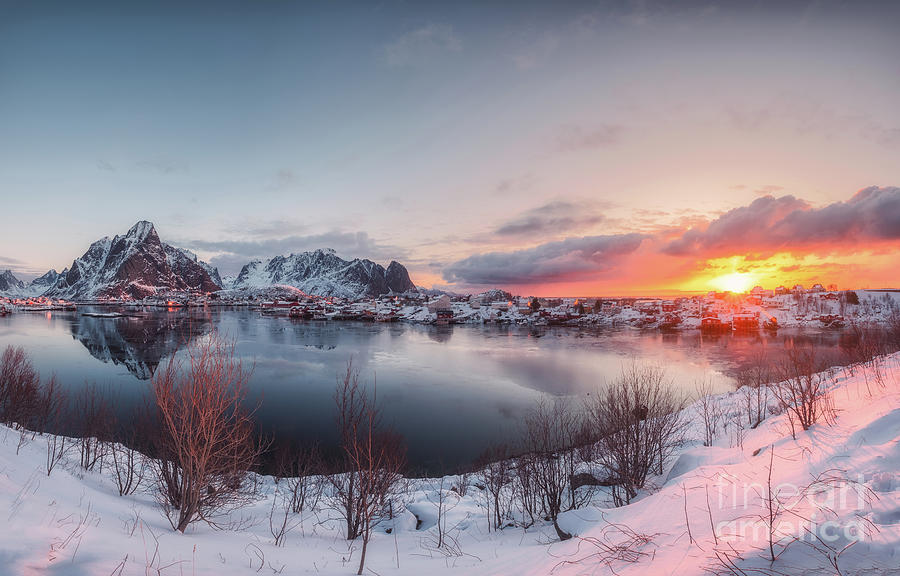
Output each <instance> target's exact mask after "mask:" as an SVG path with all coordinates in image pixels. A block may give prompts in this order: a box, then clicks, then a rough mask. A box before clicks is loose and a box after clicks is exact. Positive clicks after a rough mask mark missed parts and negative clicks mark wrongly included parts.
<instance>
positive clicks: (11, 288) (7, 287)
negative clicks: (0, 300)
mask: <svg viewBox="0 0 900 576" xmlns="http://www.w3.org/2000/svg"><path fill="white" fill-rule="evenodd" d="M24 289H25V283H24V282H22V281H21V280H19V279H18V278H16V277H15V275H14V274H13V273H12V271H11V270H7V271H5V272H3V273H2V274H0V293H6V294H19V293H20V292H22V290H24Z"/></svg>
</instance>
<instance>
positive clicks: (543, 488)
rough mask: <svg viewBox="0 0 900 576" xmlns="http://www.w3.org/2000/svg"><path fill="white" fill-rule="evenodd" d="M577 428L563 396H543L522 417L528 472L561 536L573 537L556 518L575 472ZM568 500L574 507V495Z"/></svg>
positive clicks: (572, 413) (578, 427) (573, 416)
mask: <svg viewBox="0 0 900 576" xmlns="http://www.w3.org/2000/svg"><path fill="white" fill-rule="evenodd" d="M579 429H580V426H579V422H578V417H577V416H576V415H575V413H574V411H573V410H572V408H571V405H570V404H569V403H568V402H566V401H565V400H563V399H556V400H554V401H553V402H552V403H549V402H546V401H543V400H542V401H540V402H539V403H538V405H537V406H536V407H535V408H534V409H533V410H531V412H530V413H529V414H528V415H527V416H526V418H525V447H526V449H527V451H528V453H529V455H530V458H529V459H528V462H529V463H530V466H529V470H530V474H531V475H532V476H533V480H534V486H535V488H536V492H537V494H538V495H539V496H540V499H541V502H542V504H543V509H544V512H546V514H547V516H548V517H549V518H550V520H551V521H552V522H553V528H554V529H555V530H556V535H557V536H558V537H559V539H560V540H568V539H569V538H571V537H572V535H571V534H569V533H568V532H566V531H565V530H563V529H562V528H560V527H559V522H558V518H559V513H560V512H561V511H562V510H563V503H564V502H565V500H566V496H567V495H568V492H567V488H568V487H569V486H570V480H571V478H572V477H573V476H574V469H575V464H574V459H575V451H574V447H573V443H574V441H575V438H576V435H577V433H578V431H579ZM572 492H573V493H574V491H572ZM570 503H571V506H572V507H573V508H574V506H575V501H574V496H572V497H571V499H570Z"/></svg>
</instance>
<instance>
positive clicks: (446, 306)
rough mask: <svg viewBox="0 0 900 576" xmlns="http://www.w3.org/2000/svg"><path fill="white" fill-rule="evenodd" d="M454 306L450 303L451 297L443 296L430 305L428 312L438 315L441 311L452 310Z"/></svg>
mask: <svg viewBox="0 0 900 576" xmlns="http://www.w3.org/2000/svg"><path fill="white" fill-rule="evenodd" d="M452 309H453V306H452V305H451V303H450V297H449V296H447V295H446V294H444V295H442V296H441V297H440V298H438V299H437V300H432V301H431V302H429V303H428V311H429V312H432V313H437V312H438V311H441V310H452Z"/></svg>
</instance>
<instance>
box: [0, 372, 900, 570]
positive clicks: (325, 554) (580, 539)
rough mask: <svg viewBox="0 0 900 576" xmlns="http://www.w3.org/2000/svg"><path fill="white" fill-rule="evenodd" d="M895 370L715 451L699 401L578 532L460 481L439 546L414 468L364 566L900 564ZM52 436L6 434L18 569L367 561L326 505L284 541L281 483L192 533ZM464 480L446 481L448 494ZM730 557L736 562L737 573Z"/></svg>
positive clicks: (3, 476) (350, 565)
mask: <svg viewBox="0 0 900 576" xmlns="http://www.w3.org/2000/svg"><path fill="white" fill-rule="evenodd" d="M879 370H880V373H881V375H882V376H883V378H881V382H877V381H876V378H875V377H874V373H873V369H872V368H871V367H870V368H869V369H868V370H864V369H863V368H862V367H856V368H855V370H853V372H852V373H851V371H849V370H847V369H841V370H836V371H835V372H834V373H833V374H832V376H833V378H832V379H831V382H832V384H831V387H832V388H831V392H830V393H831V399H832V400H833V402H834V405H835V408H836V409H837V412H836V416H835V418H834V421H833V422H832V423H830V424H826V423H820V424H817V425H815V426H814V427H813V428H812V429H811V430H810V431H808V432H799V433H798V434H797V439H796V440H794V439H793V438H792V437H791V433H790V427H789V424H788V421H787V418H786V416H785V415H783V414H782V415H779V416H770V417H769V418H768V419H767V420H765V421H764V422H763V423H762V425H760V426H759V428H757V429H755V430H746V431H744V432H743V434H742V438H738V431H737V430H735V429H734V426H733V425H731V426H729V428H728V429H727V430H725V429H720V430H719V435H718V437H717V439H716V441H715V443H714V445H713V446H712V447H707V446H703V445H702V444H701V442H700V438H701V437H702V436H703V425H702V421H701V419H700V418H699V416H697V410H698V408H697V406H696V405H695V406H692V407H689V408H688V410H689V411H690V415H689V416H690V418H691V422H692V432H691V437H692V438H693V440H691V441H690V442H689V443H688V444H687V445H686V446H685V447H684V448H683V449H682V451H681V453H680V454H679V455H678V456H677V457H676V458H674V459H673V461H672V464H671V467H670V470H668V472H667V474H666V476H665V477H661V478H657V479H655V480H654V481H653V484H654V485H655V486H656V488H655V489H654V490H651V491H646V492H644V493H642V494H641V495H640V496H639V498H638V499H637V500H636V501H634V502H632V503H631V504H630V505H628V506H625V507H622V508H612V507H607V506H606V505H605V501H606V495H605V494H604V493H602V492H598V493H597V494H596V495H595V497H594V504H593V505H590V506H587V507H585V508H581V509H578V510H574V511H569V512H565V513H563V514H562V515H561V516H560V525H561V526H562V528H563V529H564V530H567V531H570V532H573V533H574V534H575V537H574V538H573V539H572V540H569V541H567V542H562V543H561V542H559V541H558V540H557V539H556V536H555V532H554V530H553V527H552V525H550V524H549V523H545V524H544V525H538V526H535V527H532V528H530V529H528V530H527V531H524V530H523V529H522V528H514V527H510V528H506V529H504V530H502V531H500V532H493V531H488V522H487V520H486V518H485V515H484V511H483V508H482V505H483V501H484V496H483V492H482V491H481V490H479V488H478V487H477V486H475V483H476V482H477V480H476V477H474V476H473V477H472V478H471V479H470V482H471V486H470V487H469V490H468V491H467V493H466V496H465V497H463V498H461V499H459V498H458V497H457V496H456V495H455V492H454V493H448V494H449V495H448V498H447V500H448V502H449V507H452V509H450V510H449V513H448V517H447V522H446V526H447V533H448V535H449V541H450V542H451V544H450V545H448V546H445V547H444V548H442V549H437V547H436V536H435V518H436V506H435V504H434V503H433V502H436V500H437V498H436V497H435V491H436V490H437V489H439V488H438V486H439V483H440V481H439V480H433V481H429V480H414V481H411V482H412V484H411V489H410V491H409V493H408V496H406V497H405V501H406V509H405V510H403V511H402V512H400V513H399V514H398V515H397V517H396V518H395V519H394V520H393V521H388V522H386V523H385V525H382V526H380V527H379V528H378V529H376V533H375V536H374V537H373V540H372V543H371V544H370V549H369V552H368V557H367V563H366V564H367V570H366V573H367V574H380V575H385V574H410V575H412V574H416V575H418V574H467V575H468V574H516V575H519V574H536V575H537V574H613V573H615V574H635V575H637V574H641V575H645V574H679V575H681V574H706V573H732V574H744V573H746V574H792V575H793V574H837V573H838V571H837V570H836V569H835V568H834V567H833V565H832V562H831V561H832V560H835V562H834V563H836V564H837V566H838V568H839V569H840V573H842V574H900V442H898V440H900V354H894V355H893V356H891V357H889V358H887V359H886V360H885V361H884V362H883V364H882V366H881V367H880V368H879ZM720 400H721V402H722V405H723V406H725V407H726V408H727V410H729V411H731V412H735V413H737V412H738V411H740V410H741V406H740V402H741V400H742V398H741V395H740V394H739V393H730V394H726V395H724V396H722V397H720ZM46 442H47V438H45V437H37V438H36V439H34V440H33V441H30V442H28V443H27V444H26V445H24V446H22V447H21V450H20V451H19V454H16V449H17V445H18V443H19V434H18V433H17V432H15V431H13V430H10V429H7V428H2V430H0V508H2V510H3V511H4V515H5V516H6V518H5V522H4V523H3V525H2V528H0V573H2V574H66V575H68V574H72V575H81V574H101V575H107V574H122V575H127V574H163V575H165V574H178V575H182V574H190V575H196V574H251V573H259V574H275V573H280V574H299V573H311V574H352V573H355V571H356V568H357V563H358V554H359V543H357V542H352V543H348V542H347V541H346V540H344V539H343V538H342V537H341V533H342V532H341V526H340V524H339V522H338V521H337V520H330V519H329V517H328V512H327V511H319V512H318V515H313V514H311V513H304V515H303V519H302V525H299V526H298V527H297V528H296V529H294V530H293V531H292V532H290V533H289V534H288V535H287V538H286V542H285V544H284V546H282V547H276V546H275V545H274V543H273V538H272V536H271V534H270V531H269V511H270V509H271V507H272V494H273V491H274V489H275V483H274V481H273V480H272V479H271V478H262V479H261V482H262V484H263V485H262V488H261V492H262V494H263V495H264V496H262V497H261V500H260V501H258V502H257V503H256V504H254V505H253V506H251V507H248V508H244V509H242V510H241V511H240V512H238V513H235V514H234V515H233V524H234V526H236V527H237V526H240V527H239V528H236V529H234V530H213V529H212V528H210V527H208V526H206V525H204V524H195V525H194V526H193V527H192V528H190V529H188V532H187V534H180V533H177V532H174V531H173V530H172V529H171V528H170V526H169V524H168V523H167V521H166V520H165V518H164V517H163V515H162V514H161V512H160V511H159V510H158V508H157V507H156V505H155V503H154V501H153V498H152V496H151V495H149V494H145V493H139V494H138V495H137V496H131V497H119V496H118V495H117V491H116V488H115V486H114V485H113V483H112V481H111V480H110V479H109V478H107V477H106V475H105V474H99V473H83V472H82V471H80V469H78V468H77V465H76V463H75V459H76V458H77V456H75V455H73V456H72V457H71V460H72V461H71V462H70V463H68V464H61V465H60V466H58V467H57V468H55V469H54V470H53V472H52V474H51V475H50V476H49V477H48V476H47V473H46V464H45V459H46ZM770 462H771V463H772V466H771V468H772V469H771V483H769V482H768V477H769V472H770V470H769V468H770ZM459 480H460V479H459V478H457V477H451V478H447V479H445V482H444V483H443V486H444V489H445V490H449V489H450V487H451V486H453V485H456V484H458V482H459ZM770 485H771V487H772V491H773V492H774V494H776V496H777V500H778V501H779V502H780V505H779V510H778V511H777V514H776V516H775V521H774V522H772V524H775V525H776V528H777V530H778V534H777V535H776V538H775V539H776V541H779V540H780V542H777V543H776V544H775V551H776V553H780V554H781V555H780V557H779V558H778V560H777V561H776V562H775V563H774V564H771V563H770V562H769V561H768V560H767V559H766V555H767V554H768V553H769V548H768V523H767V522H766V519H767V518H768V511H767V509H766V507H765V498H764V496H765V495H766V494H767V493H769V488H768V487H769V486H770ZM417 517H418V521H419V522H420V524H419V526H418V529H417ZM294 520H299V518H295V519H294ZM713 527H715V531H714V529H713ZM386 529H390V533H388V532H387V531H386ZM812 534H815V535H816V536H818V538H815V537H813V536H812ZM795 539H796V540H795ZM620 544H627V547H626V548H620V547H619V546H618V545H620ZM785 547H786V548H785ZM782 550H783V551H782ZM717 557H718V559H717ZM729 563H733V564H735V565H736V567H735V568H734V571H732V572H729V571H728V570H727V569H726V567H725V564H729Z"/></svg>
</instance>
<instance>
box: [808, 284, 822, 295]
mask: <svg viewBox="0 0 900 576" xmlns="http://www.w3.org/2000/svg"><path fill="white" fill-rule="evenodd" d="M809 291H810V292H815V293H818V292H824V291H825V287H824V286H822V285H821V284H813V286H812V288H810V289H809Z"/></svg>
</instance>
